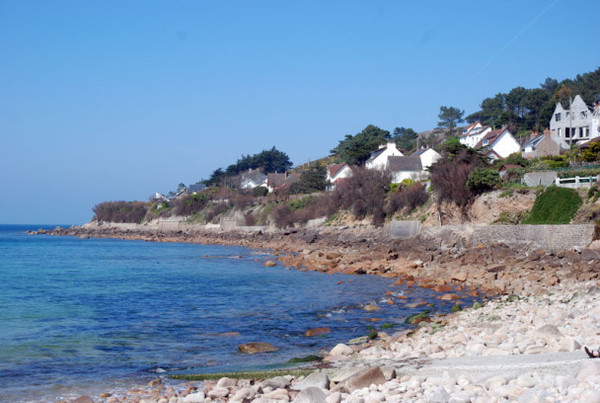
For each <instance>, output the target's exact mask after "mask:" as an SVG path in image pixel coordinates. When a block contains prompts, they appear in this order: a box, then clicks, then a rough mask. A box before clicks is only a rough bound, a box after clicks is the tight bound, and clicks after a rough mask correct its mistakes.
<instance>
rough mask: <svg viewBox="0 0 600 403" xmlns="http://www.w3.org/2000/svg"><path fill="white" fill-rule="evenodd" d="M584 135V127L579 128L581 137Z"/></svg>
mask: <svg viewBox="0 0 600 403" xmlns="http://www.w3.org/2000/svg"><path fill="white" fill-rule="evenodd" d="M581 137H583V127H580V128H579V138H581Z"/></svg>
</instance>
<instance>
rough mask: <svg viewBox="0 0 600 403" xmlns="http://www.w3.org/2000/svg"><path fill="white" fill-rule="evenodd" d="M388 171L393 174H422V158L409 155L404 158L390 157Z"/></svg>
mask: <svg viewBox="0 0 600 403" xmlns="http://www.w3.org/2000/svg"><path fill="white" fill-rule="evenodd" d="M388 169H389V170H390V171H392V172H399V171H411V172H420V171H422V170H423V166H422V165H421V158H419V156H418V155H414V154H413V155H409V156H407V157H406V156H404V157H399V156H391V157H388Z"/></svg>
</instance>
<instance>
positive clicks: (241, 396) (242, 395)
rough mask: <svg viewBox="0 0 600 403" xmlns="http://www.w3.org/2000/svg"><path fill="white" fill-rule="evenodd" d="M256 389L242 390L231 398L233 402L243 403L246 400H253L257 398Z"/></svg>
mask: <svg viewBox="0 0 600 403" xmlns="http://www.w3.org/2000/svg"><path fill="white" fill-rule="evenodd" d="M255 394H256V393H255V392H254V389H252V388H242V389H240V390H238V391H237V392H235V395H233V397H232V398H231V400H232V401H236V402H242V401H244V400H246V399H252V398H254V396H255Z"/></svg>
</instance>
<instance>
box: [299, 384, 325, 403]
mask: <svg viewBox="0 0 600 403" xmlns="http://www.w3.org/2000/svg"><path fill="white" fill-rule="evenodd" d="M326 399H327V396H326V395H325V392H323V391H322V390H321V389H319V388H317V387H314V386H311V387H308V388H306V389H304V390H302V391H300V393H298V395H297V396H296V398H295V399H294V400H293V401H292V403H327V400H326Z"/></svg>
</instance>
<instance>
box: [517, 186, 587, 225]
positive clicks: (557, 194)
mask: <svg viewBox="0 0 600 403" xmlns="http://www.w3.org/2000/svg"><path fill="white" fill-rule="evenodd" d="M582 203H583V200H582V199H581V196H579V194H578V193H577V192H576V191H575V190H573V189H567V188H559V187H556V186H550V187H549V188H547V189H546V191H544V192H542V193H540V194H539V195H538V196H537V197H536V199H535V203H534V204H533V208H532V209H531V215H530V216H529V218H528V219H526V220H524V221H523V223H524V224H568V223H569V222H570V221H571V219H572V218H573V217H574V216H575V214H576V213H577V210H579V207H580V206H581V204H582Z"/></svg>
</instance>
